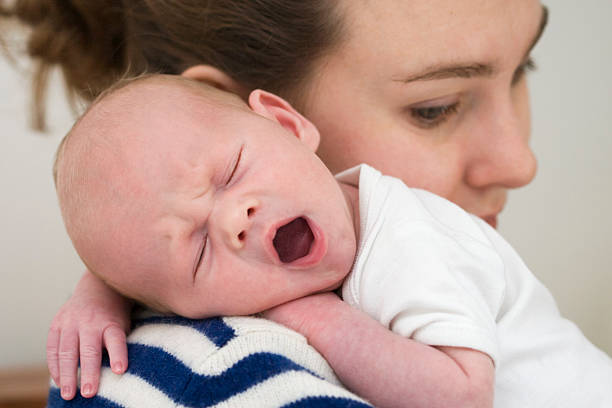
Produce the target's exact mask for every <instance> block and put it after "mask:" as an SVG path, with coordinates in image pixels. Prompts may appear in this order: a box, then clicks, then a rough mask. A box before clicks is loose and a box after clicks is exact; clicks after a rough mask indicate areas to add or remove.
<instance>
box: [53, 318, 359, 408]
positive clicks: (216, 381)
mask: <svg viewBox="0 0 612 408" xmlns="http://www.w3.org/2000/svg"><path fill="white" fill-rule="evenodd" d="M128 355H129V367H128V371H127V372H126V373H125V374H123V375H116V374H114V373H113V372H112V371H111V370H110V368H109V367H108V365H109V363H108V359H107V358H105V359H104V361H103V368H102V372H101V380H100V389H99V391H98V395H97V396H95V397H94V398H90V399H86V398H82V397H81V396H80V395H77V397H75V398H74V399H73V400H72V401H64V400H62V399H61V397H60V394H59V389H58V388H57V386H56V385H55V384H52V386H51V390H50V392H49V400H48V407H49V408H56V407H108V408H128V407H129V408H132V407H134V408H136V407H138V408H142V407H145V408H149V407H150V408H162V407H164V408H167V407H176V408H182V407H215V408H217V407H218V408H221V407H223V408H230V407H262V408H263V407H271V408H272V407H274V408H278V407H287V408H302V407H309V408H310V407H332V408H334V407H343V408H348V407H350V408H362V407H370V405H368V404H367V403H366V402H365V401H363V400H360V399H359V398H358V397H356V396H355V395H354V394H351V393H350V392H348V391H347V390H346V389H344V388H343V387H342V386H341V385H340V383H339V382H338V380H337V379H336V377H335V375H334V373H333V371H332V370H331V369H330V367H329V365H328V364H327V363H326V362H325V360H324V359H323V358H322V357H321V356H320V355H319V354H318V353H317V352H316V351H315V350H314V349H313V348H312V347H310V346H308V345H307V344H306V341H305V339H304V337H303V336H301V335H299V334H297V333H295V332H292V331H290V330H288V329H286V328H284V327H282V326H279V325H276V324H274V323H272V322H269V321H267V320H264V319H259V318H255V317H230V318H227V317H226V318H211V319H204V320H190V319H185V318H181V317H168V316H156V315H150V314H149V315H144V317H142V318H140V319H137V320H135V321H134V328H133V331H132V333H131V334H130V335H129V337H128Z"/></svg>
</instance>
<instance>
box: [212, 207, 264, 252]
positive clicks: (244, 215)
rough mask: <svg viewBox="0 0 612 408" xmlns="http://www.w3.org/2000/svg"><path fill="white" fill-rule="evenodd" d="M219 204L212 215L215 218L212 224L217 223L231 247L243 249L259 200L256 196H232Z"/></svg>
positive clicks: (219, 230)
mask: <svg viewBox="0 0 612 408" xmlns="http://www.w3.org/2000/svg"><path fill="white" fill-rule="evenodd" d="M217 205H218V206H219V208H218V211H215V212H214V213H213V215H212V216H213V218H215V219H212V220H211V221H212V224H213V225H216V227H217V228H216V229H217V230H218V232H219V233H220V234H221V235H222V237H223V240H224V241H225V243H226V244H227V245H228V246H229V247H230V248H232V249H235V250H239V249H242V248H243V247H244V245H245V242H246V239H247V236H248V234H249V231H250V229H251V227H252V223H253V217H254V215H255V213H256V212H257V210H258V208H259V201H258V200H257V199H255V198H244V199H231V198H230V199H227V200H223V201H222V202H219V203H218V204H217Z"/></svg>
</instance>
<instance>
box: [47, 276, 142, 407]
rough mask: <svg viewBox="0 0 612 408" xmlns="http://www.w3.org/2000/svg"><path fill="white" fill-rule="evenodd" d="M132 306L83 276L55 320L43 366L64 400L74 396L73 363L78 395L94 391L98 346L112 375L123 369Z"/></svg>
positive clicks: (91, 279) (99, 283)
mask: <svg viewBox="0 0 612 408" xmlns="http://www.w3.org/2000/svg"><path fill="white" fill-rule="evenodd" d="M131 308H132V302H131V301H129V300H127V299H126V298H124V297H123V296H121V295H119V294H118V293H117V292H115V291H114V290H112V289H111V288H109V287H108V286H107V285H106V284H104V282H102V281H101V280H100V279H99V278H97V277H96V276H94V275H93V274H91V273H90V272H86V273H85V275H83V277H82V278H81V280H80V281H79V283H78V284H77V286H76V289H75V291H74V294H73V295H72V297H71V298H70V299H69V300H68V302H66V303H65V304H64V305H63V306H62V308H61V309H60V311H59V312H58V313H57V314H56V315H55V317H54V318H53V322H52V323H51V328H50V329H49V335H48V338H47V364H48V366H49V372H50V373H51V377H52V378H53V381H55V383H56V384H57V385H58V386H59V387H60V389H61V396H62V398H64V399H72V398H73V397H74V395H75V392H76V382H77V376H76V374H77V365H78V363H79V359H80V363H81V394H82V395H83V396H84V397H92V396H94V395H95V394H96V392H97V390H98V382H99V380H100V361H101V356H102V347H103V346H104V347H106V349H107V350H108V354H109V359H110V364H111V367H112V369H113V371H114V372H115V373H118V374H119V373H123V372H124V371H125V369H126V368H127V363H128V359H127V345H126V339H125V335H126V332H127V330H128V329H129V326H130V310H131Z"/></svg>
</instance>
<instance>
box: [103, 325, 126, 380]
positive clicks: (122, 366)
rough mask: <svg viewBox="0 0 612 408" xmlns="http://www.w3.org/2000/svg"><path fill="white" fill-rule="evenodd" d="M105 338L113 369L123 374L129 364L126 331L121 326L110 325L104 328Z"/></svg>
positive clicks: (116, 372)
mask: <svg viewBox="0 0 612 408" xmlns="http://www.w3.org/2000/svg"><path fill="white" fill-rule="evenodd" d="M103 338H104V345H105V346H106V350H107V351H108V357H109V360H110V366H111V369H112V370H113V372H114V373H115V374H123V373H124V372H125V370H126V369H127V365H128V352H127V340H126V338H125V332H124V331H123V329H121V328H120V327H119V326H109V327H107V328H106V330H104V335H103Z"/></svg>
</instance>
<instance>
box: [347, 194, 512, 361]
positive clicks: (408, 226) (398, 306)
mask: <svg viewBox="0 0 612 408" xmlns="http://www.w3.org/2000/svg"><path fill="white" fill-rule="evenodd" d="M432 197H433V198H431V197H429V196H427V197H425V198H426V199H428V200H429V199H433V200H434V204H435V205H434V208H437V207H436V206H441V208H444V207H445V206H446V207H448V208H446V210H449V209H450V211H451V213H452V212H456V214H448V213H447V214H445V215H444V217H437V216H432V214H429V213H426V214H425V215H423V216H411V217H399V218H400V219H399V220H398V217H395V216H394V217H384V219H382V220H379V221H378V222H377V225H376V226H375V227H374V228H372V230H371V231H369V233H370V234H371V235H372V236H374V237H375V238H372V239H371V241H370V243H369V244H367V243H366V246H368V245H369V246H370V247H369V248H362V254H361V256H360V258H358V259H357V261H356V265H355V268H354V270H353V273H352V274H351V276H350V277H349V279H348V280H347V282H345V286H344V288H343V297H344V299H345V301H347V302H348V303H350V304H352V305H353V306H355V307H357V308H360V309H362V310H363V311H365V312H366V313H368V314H369V315H370V316H372V317H373V318H375V319H377V320H378V321H379V322H381V323H382V324H383V325H385V326H386V327H387V328H389V329H390V330H392V331H394V332H396V333H398V334H400V335H402V336H405V337H408V338H411V339H414V340H416V341H419V342H421V343H425V344H428V345H432V346H452V347H466V348H471V349H475V350H478V351H481V352H483V353H485V354H487V355H489V356H490V357H491V358H492V360H493V361H494V362H495V363H496V362H497V358H498V345H497V337H496V331H497V329H496V319H497V316H498V315H499V313H500V308H501V305H502V302H503V297H504V290H505V271H504V265H503V262H502V260H501V258H500V257H499V255H498V254H497V252H496V251H495V249H494V247H493V246H492V245H491V244H490V243H489V241H488V240H487V239H486V238H485V237H484V235H483V234H479V233H478V232H479V231H480V228H478V227H477V226H474V227H469V228H466V225H467V224H474V221H473V219H472V216H470V215H469V214H467V213H465V212H464V211H463V210H460V209H459V208H458V207H456V206H454V205H452V204H451V203H449V202H446V201H445V200H444V201H439V200H443V199H442V198H439V197H435V196H432ZM449 205H451V206H452V207H449ZM429 208H431V206H429ZM404 210H405V207H404ZM389 211H396V212H398V211H402V209H399V208H398V209H389ZM419 211H424V210H419ZM436 211H437V209H436ZM434 215H435V213H434ZM441 219H442V221H444V222H441V221H440V220H441ZM448 220H450V223H449V222H447V221H448Z"/></svg>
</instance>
